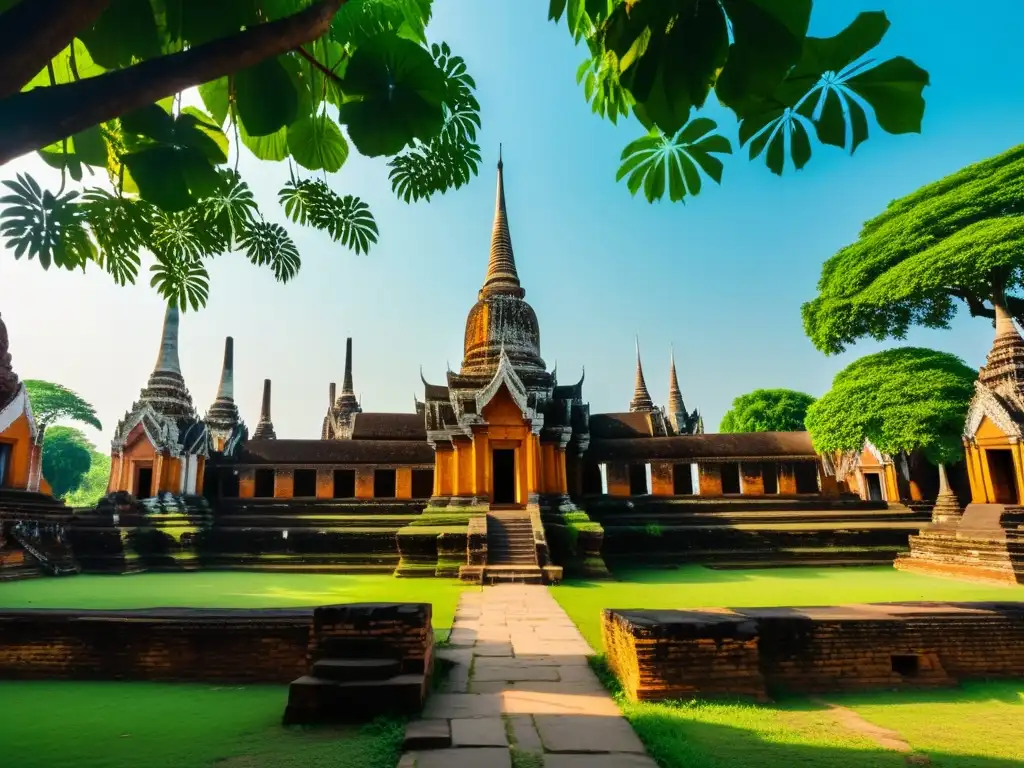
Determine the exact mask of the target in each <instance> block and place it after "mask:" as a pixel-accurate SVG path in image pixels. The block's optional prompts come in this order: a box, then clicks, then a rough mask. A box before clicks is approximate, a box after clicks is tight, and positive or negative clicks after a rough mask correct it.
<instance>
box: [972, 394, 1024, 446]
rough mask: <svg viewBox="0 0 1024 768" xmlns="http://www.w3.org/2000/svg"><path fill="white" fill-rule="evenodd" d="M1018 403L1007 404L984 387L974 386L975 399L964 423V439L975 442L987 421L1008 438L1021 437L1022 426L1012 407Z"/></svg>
mask: <svg viewBox="0 0 1024 768" xmlns="http://www.w3.org/2000/svg"><path fill="white" fill-rule="evenodd" d="M1014 405H1016V403H1007V402H1006V401H1005V400H1004V398H1002V397H1000V395H998V394H996V393H995V392H993V391H992V390H990V389H988V388H987V387H985V386H983V385H982V384H981V383H980V382H975V384H974V397H973V398H972V399H971V405H970V408H969V409H968V411H967V420H966V421H965V422H964V438H965V439H966V440H974V439H975V438H976V437H977V435H978V430H979V429H980V428H981V424H982V422H983V421H984V420H985V419H988V420H989V421H991V422H992V424H994V425H995V426H996V427H997V428H998V429H999V430H1000V431H1001V432H1002V433H1003V434H1004V435H1006V436H1007V437H1021V436H1022V433H1021V424H1020V421H1019V420H1018V419H1017V418H1016V417H1015V415H1014V413H1013V411H1012V410H1011V407H1008V406H1014Z"/></svg>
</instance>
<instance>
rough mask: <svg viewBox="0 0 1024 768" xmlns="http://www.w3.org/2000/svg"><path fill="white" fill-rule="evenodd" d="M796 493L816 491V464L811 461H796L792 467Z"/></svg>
mask: <svg viewBox="0 0 1024 768" xmlns="http://www.w3.org/2000/svg"><path fill="white" fill-rule="evenodd" d="M793 469H794V474H795V475H796V492H797V493H817V492H818V465H817V464H816V463H815V462H813V461H798V462H797V463H796V466H795V467H794V468H793Z"/></svg>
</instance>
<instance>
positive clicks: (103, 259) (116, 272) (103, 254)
mask: <svg viewBox="0 0 1024 768" xmlns="http://www.w3.org/2000/svg"><path fill="white" fill-rule="evenodd" d="M81 207H82V213H83V215H84V216H85V220H86V221H87V222H88V224H89V229H90V230H91V231H92V234H93V237H94V238H95V239H96V245H97V247H98V249H99V251H98V253H97V257H96V263H97V264H99V266H100V267H102V268H103V269H105V270H106V271H107V274H109V275H110V276H111V277H113V278H114V280H115V282H117V283H118V284H119V285H126V284H127V283H134V282H135V278H136V277H137V276H138V274H139V263H140V259H139V251H140V250H142V248H144V247H146V246H147V244H148V242H149V239H150V234H151V232H152V229H153V227H152V220H151V219H152V212H153V208H152V206H150V205H149V204H148V203H146V202H144V201H141V200H133V199H130V198H127V197H122V196H120V195H113V194H111V193H110V192H108V191H107V190H105V189H100V188H96V187H93V188H90V189H87V190H85V192H83V193H82V206H81Z"/></svg>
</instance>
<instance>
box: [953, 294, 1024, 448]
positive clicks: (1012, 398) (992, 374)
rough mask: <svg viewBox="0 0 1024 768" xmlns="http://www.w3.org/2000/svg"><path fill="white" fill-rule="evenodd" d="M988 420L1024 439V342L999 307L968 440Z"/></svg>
mask: <svg viewBox="0 0 1024 768" xmlns="http://www.w3.org/2000/svg"><path fill="white" fill-rule="evenodd" d="M985 417H988V418H989V420H990V421H992V422H993V423H994V424H995V425H996V426H997V427H999V429H1001V430H1002V431H1003V433H1004V434H1006V435H1008V436H1017V437H1021V436H1024V339H1021V336H1020V333H1019V332H1018V331H1017V328H1016V326H1015V325H1014V323H1013V319H1012V318H1011V317H1010V315H1009V314H1008V313H1007V312H1006V310H1005V309H1003V308H1002V307H996V336H995V339H994V340H993V342H992V349H991V350H990V351H989V353H988V357H987V358H986V359H985V365H983V366H982V367H981V370H980V371H979V372H978V380H977V382H975V384H974V397H973V399H972V400H971V405H970V408H969V409H968V412H967V421H966V423H965V424H964V437H966V438H968V439H972V438H973V437H974V435H975V433H976V432H977V430H978V427H979V426H980V424H981V421H982V419H983V418H985Z"/></svg>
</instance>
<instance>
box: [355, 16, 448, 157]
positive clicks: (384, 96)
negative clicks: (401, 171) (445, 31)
mask: <svg viewBox="0 0 1024 768" xmlns="http://www.w3.org/2000/svg"><path fill="white" fill-rule="evenodd" d="M344 92H345V97H346V99H348V101H346V102H345V103H344V104H342V105H341V108H340V110H339V117H340V120H341V122H342V123H344V124H345V125H346V126H347V127H348V135H349V138H350V139H351V140H352V142H353V143H354V144H355V145H356V148H358V149H359V151H360V152H361V153H362V154H364V155H367V156H370V157H378V156H381V155H394V154H396V153H398V152H400V151H401V150H402V149H403V148H404V147H406V146H408V145H409V144H411V143H412V142H413V141H414V140H415V139H420V140H421V141H429V140H430V139H431V138H433V137H434V136H436V135H437V133H438V132H439V131H440V130H441V127H442V126H443V124H444V112H443V109H442V102H443V101H444V98H445V78H444V75H443V74H442V72H441V70H440V69H439V68H438V67H437V65H436V64H435V63H434V61H433V59H432V58H431V56H430V53H429V52H428V51H426V50H424V49H423V48H420V47H419V46H418V45H416V44H415V43H413V42H410V41H409V40H403V39H402V38H400V37H398V36H397V35H393V34H385V35H380V36H378V37H377V38H375V39H374V40H373V41H370V42H369V43H368V44H366V45H364V46H361V47H360V48H359V49H358V50H357V51H356V52H355V53H354V54H353V55H352V59H351V61H349V64H348V69H347V70H346V72H345V82H344Z"/></svg>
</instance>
